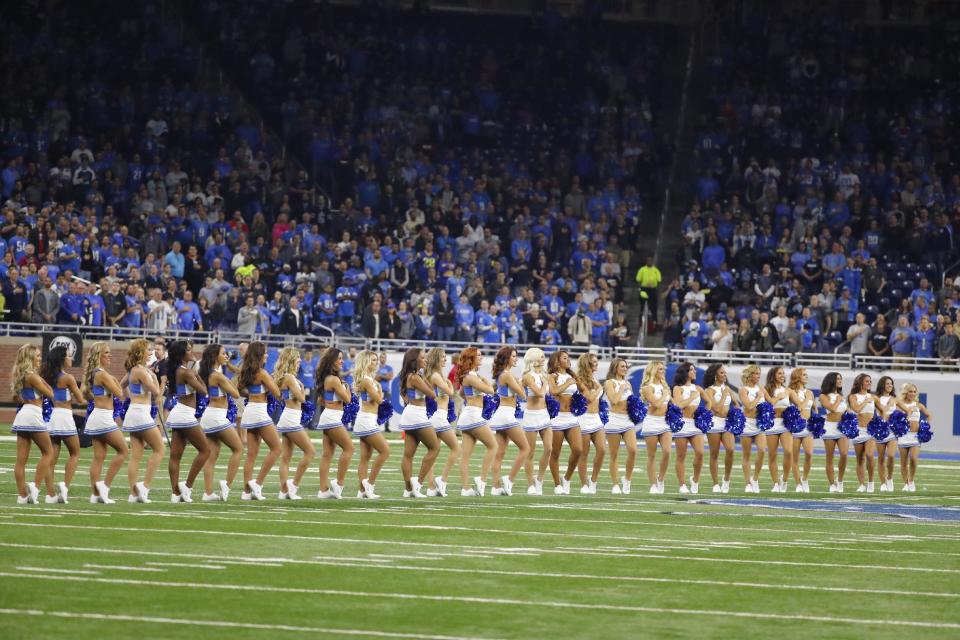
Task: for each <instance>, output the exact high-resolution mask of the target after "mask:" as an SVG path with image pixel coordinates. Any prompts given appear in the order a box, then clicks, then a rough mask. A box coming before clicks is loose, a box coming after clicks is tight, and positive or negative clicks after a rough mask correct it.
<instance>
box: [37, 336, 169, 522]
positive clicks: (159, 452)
mask: <svg viewBox="0 0 960 640" xmlns="http://www.w3.org/2000/svg"><path fill="white" fill-rule="evenodd" d="M152 356H153V346H152V345H151V344H150V342H149V341H148V340H144V339H143V338H138V339H137V340H134V341H133V342H131V343H130V350H129V351H127V360H126V362H125V363H124V368H125V369H126V370H127V377H126V381H125V382H126V386H127V395H128V397H129V398H130V406H129V407H128V408H127V413H126V415H125V416H124V417H123V428H122V431H123V433H127V434H130V462H129V463H128V464H127V483H128V484H129V485H130V495H129V496H127V502H141V503H144V504H146V503H149V502H150V486H151V485H152V484H153V476H154V474H156V472H157V469H158V468H159V467H160V463H161V462H163V452H164V449H165V447H164V446H163V438H162V437H161V436H160V429H158V428H157V421H156V419H155V418H154V417H153V415H152V414H151V407H152V406H153V401H154V398H159V397H160V395H161V394H160V383H159V382H157V378H156V376H154V375H153V372H151V371H150V369H148V368H147V367H148V366H149V365H150V364H152V363H151V362H150V357H152ZM121 386H122V385H121ZM54 411H56V409H54ZM66 413H67V415H66V416H64V418H65V419H66V418H69V420H70V421H71V423H72V421H73V414H72V413H70V411H69V409H67V410H66ZM145 447H150V457H149V458H147V471H146V473H145V474H144V476H143V481H140V480H139V477H140V459H141V458H143V451H144V448H145Z"/></svg>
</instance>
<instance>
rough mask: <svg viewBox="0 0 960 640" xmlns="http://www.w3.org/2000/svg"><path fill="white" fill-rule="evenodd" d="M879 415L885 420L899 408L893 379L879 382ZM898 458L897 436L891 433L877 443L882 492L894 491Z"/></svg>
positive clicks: (884, 379) (888, 377)
mask: <svg viewBox="0 0 960 640" xmlns="http://www.w3.org/2000/svg"><path fill="white" fill-rule="evenodd" d="M874 395H876V397H877V413H878V414H880V417H881V418H883V419H884V420H890V414H891V413H893V412H894V410H896V408H897V395H896V390H895V388H894V385H893V378H891V377H890V376H882V377H881V378H880V380H879V381H877V390H876V392H875V394H874ZM896 457H897V436H895V435H894V434H893V431H891V432H890V433H889V434H888V435H887V437H886V438H884V439H883V440H878V441H877V458H878V459H877V463H878V470H879V471H880V491H881V493H882V492H888V491H893V460H894V458H896Z"/></svg>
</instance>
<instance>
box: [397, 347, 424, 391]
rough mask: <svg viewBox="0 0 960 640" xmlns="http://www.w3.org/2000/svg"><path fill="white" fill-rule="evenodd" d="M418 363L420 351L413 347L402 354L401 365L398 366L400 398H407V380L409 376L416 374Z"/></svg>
mask: <svg viewBox="0 0 960 640" xmlns="http://www.w3.org/2000/svg"><path fill="white" fill-rule="evenodd" d="M419 362H420V349H417V348H416V347H414V348H413V349H407V352H406V353H405V354H403V364H402V365H401V366H400V397H402V398H405V397H406V396H407V378H409V377H410V374H412V373H416V372H417V365H418V364H419Z"/></svg>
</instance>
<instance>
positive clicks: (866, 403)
mask: <svg viewBox="0 0 960 640" xmlns="http://www.w3.org/2000/svg"><path fill="white" fill-rule="evenodd" d="M856 398H857V402H861V403H863V406H861V407H860V413H859V415H861V416H870V417H871V418H873V415H874V414H875V413H876V412H877V407H876V404H875V403H874V402H873V395H872V394H870V393H858V394H856ZM858 417H859V416H858ZM867 440H873V436H871V435H870V434H869V433H867V428H866V427H860V429H859V431H857V437H856V438H854V439H853V442H852V443H851V444H863V443H864V442H866V441H867Z"/></svg>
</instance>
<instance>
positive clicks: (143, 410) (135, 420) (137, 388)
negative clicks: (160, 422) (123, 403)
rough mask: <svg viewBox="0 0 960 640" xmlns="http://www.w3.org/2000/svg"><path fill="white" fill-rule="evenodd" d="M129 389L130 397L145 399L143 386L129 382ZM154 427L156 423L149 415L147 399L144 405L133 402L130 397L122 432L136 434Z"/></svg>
mask: <svg viewBox="0 0 960 640" xmlns="http://www.w3.org/2000/svg"><path fill="white" fill-rule="evenodd" d="M129 389H130V395H131V396H143V397H146V394H145V393H144V390H143V385H142V384H140V383H139V382H131V383H130V387H129ZM148 393H149V392H148ZM156 425H157V423H156V421H154V419H153V416H151V415H150V400H149V398H147V402H146V403H143V402H134V401H133V398H132V397H131V399H130V406H129V407H127V414H126V415H125V416H124V417H123V432H124V433H136V432H138V431H146V430H148V429H152V428H154V427H155V426H156Z"/></svg>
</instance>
